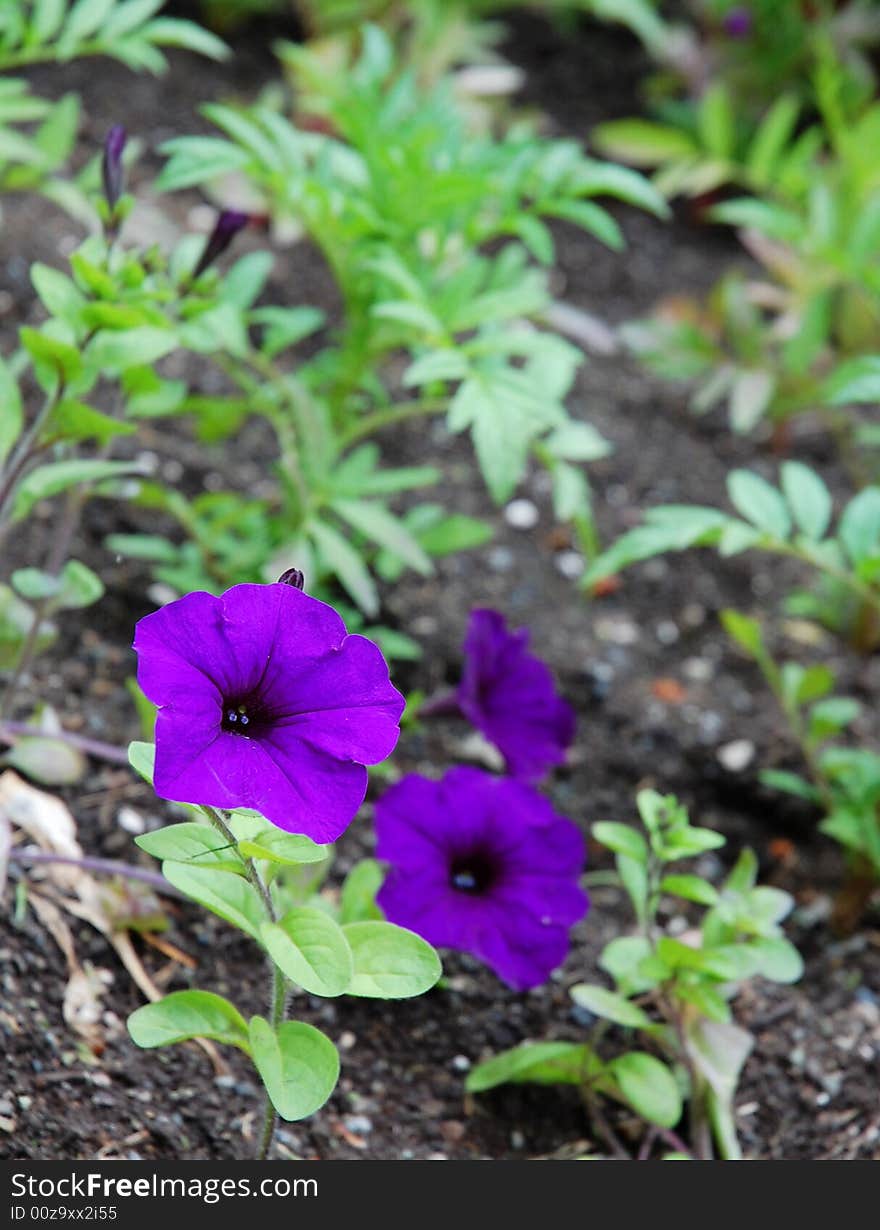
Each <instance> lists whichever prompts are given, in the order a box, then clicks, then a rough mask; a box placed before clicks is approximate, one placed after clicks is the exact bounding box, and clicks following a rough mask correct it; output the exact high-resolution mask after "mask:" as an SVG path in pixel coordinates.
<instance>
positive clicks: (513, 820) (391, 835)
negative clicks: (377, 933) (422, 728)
mask: <svg viewBox="0 0 880 1230" xmlns="http://www.w3.org/2000/svg"><path fill="white" fill-rule="evenodd" d="M376 838H377V842H376V855H377V857H378V858H380V859H384V860H386V861H387V862H388V863H390V864H391V869H390V871H389V874H388V876H387V878H386V880H385V883H384V884H383V885H382V888H381V889H380V890H379V893H378V895H377V898H376V900H377V902H378V904H379V905H380V907H381V908H382V910H384V912H385V915H386V917H387V918H388V920H389V921H390V922H394V923H398V924H399V925H400V926H403V927H408V928H409V929H410V930H411V931H415V932H417V933H418V934H419V935H421V936H423V937H424V938H425V939H426V940H428V942H429V943H431V944H434V945H435V946H437V947H439V948H455V949H458V950H459V951H460V952H469V953H472V954H473V955H474V956H475V957H479V958H480V960H481V961H485V963H486V964H487V965H489V966H491V968H492V969H493V970H494V971H495V973H496V974H498V976H499V977H500V978H503V979H504V980H505V982H507V983H509V984H510V986H512V987H515V988H516V989H517V990H520V991H523V990H526V989H527V988H528V987H534V986H537V985H538V984H539V983H541V982H543V981H544V980H545V979H546V978H547V976H548V975H549V973H550V971H551V970H553V969H555V968H556V966H557V965H560V964H561V963H562V961H564V960H565V956H566V953H567V952H568V930H569V928H570V927H571V926H572V925H573V924H574V923H576V922H577V921H578V919H580V918H583V916H584V914H585V913H586V911H587V905H588V901H587V896H586V893H584V892H583V890H582V889H581V888H580V887H579V886H578V876H579V875H580V872H581V870H582V868H583V863H584V839H583V837H582V836H581V834H580V832H579V830H578V828H577V827H576V825H574V824H573V823H572V822H571V820H566V819H565V818H564V817H563V816H559V815H557V814H556V812H555V811H554V810H553V808H552V807H551V806H550V804H549V802H548V801H547V800H546V799H545V798H543V797H542V796H541V795H540V794H537V793H536V792H535V791H534V790H533V789H532V788H531V786H526V785H525V784H524V783H522V782H517V781H513V780H512V779H511V778H505V777H493V776H491V775H490V774H488V773H484V772H482V771H481V770H480V769H472V768H466V767H459V768H456V769H451V770H450V771H449V772H448V773H447V774H446V776H445V777H444V778H443V779H442V780H441V781H439V782H433V781H429V780H428V779H427V778H424V777H418V776H416V775H414V774H411V775H410V776H408V777H405V778H403V780H402V781H400V782H399V783H398V784H397V785H396V786H392V788H391V789H390V790H388V791H386V793H385V794H384V795H383V796H382V798H381V799H380V800H379V802H378V803H377V804H376Z"/></svg>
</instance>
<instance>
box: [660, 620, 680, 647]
mask: <svg viewBox="0 0 880 1230" xmlns="http://www.w3.org/2000/svg"><path fill="white" fill-rule="evenodd" d="M654 635H655V636H656V638H657V640H658V641H659V642H660V644H661V645H674V644H675V642H676V641H677V640H678V638H679V636H680V635H681V634H680V632H679V630H678V627H677V625H676V624H674V623H673V622H672V620H671V619H661V620H660V623H659V624H657V626H656V627H655V629H654Z"/></svg>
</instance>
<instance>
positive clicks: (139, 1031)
mask: <svg viewBox="0 0 880 1230" xmlns="http://www.w3.org/2000/svg"><path fill="white" fill-rule="evenodd" d="M128 1032H129V1034H131V1038H132V1041H133V1042H134V1043H135V1045H136V1046H142V1047H145V1048H149V1047H153V1046H169V1045H170V1044H171V1043H173V1042H185V1041H186V1040H187V1039H188V1038H213V1040H214V1041H215V1042H226V1043H228V1044H229V1045H230V1046H237V1047H239V1049H240V1050H243V1051H246V1052H247V1053H248V1054H250V1043H249V1041H248V1027H247V1024H246V1022H245V1020H244V1017H243V1016H242V1015H241V1014H240V1013H239V1012H238V1011H237V1009H236V1008H234V1007H233V1005H232V1004H230V1002H229V1001H228V1000H226V999H224V998H223V996H222V995H215V994H214V993H213V992H212V991H173V992H172V993H171V994H170V995H166V996H165V998H164V999H160V1000H159V1001H158V1002H157V1003H155V1004H144V1006H143V1007H142V1008H137V1009H136V1010H135V1011H134V1012H133V1013H132V1014H131V1016H130V1017H129V1018H128Z"/></svg>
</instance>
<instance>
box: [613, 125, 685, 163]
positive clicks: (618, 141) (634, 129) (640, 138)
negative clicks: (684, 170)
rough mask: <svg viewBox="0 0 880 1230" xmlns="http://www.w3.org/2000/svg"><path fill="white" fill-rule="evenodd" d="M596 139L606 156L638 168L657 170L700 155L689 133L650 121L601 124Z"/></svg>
mask: <svg viewBox="0 0 880 1230" xmlns="http://www.w3.org/2000/svg"><path fill="white" fill-rule="evenodd" d="M592 136H593V141H594V142H595V144H596V147H597V149H600V150H601V151H602V153H603V154H610V155H611V157H613V158H621V159H623V161H624V162H631V163H632V164H633V166H637V167H655V166H658V165H659V164H660V163H663V162H670V161H672V160H674V159H679V158H690V157H692V156H693V155H694V154H696V153H697V146H696V143H695V142H694V140H693V138H692V137H690V136H689V135H688V134H687V133H686V132H682V131H681V129H679V128H672V127H671V126H670V125H668V124H655V123H653V122H652V121H650V120H637V119H632V120H610V121H609V122H607V123H605V124H598V125H597V126H596V127H595V128H594V129H593V133H592Z"/></svg>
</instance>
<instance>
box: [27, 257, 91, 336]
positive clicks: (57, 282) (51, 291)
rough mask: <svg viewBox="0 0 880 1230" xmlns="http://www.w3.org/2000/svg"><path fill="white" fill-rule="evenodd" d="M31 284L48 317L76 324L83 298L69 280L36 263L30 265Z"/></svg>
mask: <svg viewBox="0 0 880 1230" xmlns="http://www.w3.org/2000/svg"><path fill="white" fill-rule="evenodd" d="M31 282H32V283H33V285H34V290H35V291H36V292H37V294H38V295H39V296H40V300H41V301H42V304H43V306H44V307H45V309H46V311H47V312H48V313H49V315H50V316H57V317H58V318H59V319H60V320H64V321H67V323H68V324H71V325H75V324H76V323H77V321H78V320H79V317H80V312H81V311H82V308H83V305H84V304H85V298H84V296H83V294H82V292H81V291H80V290H79V289H78V288H77V286H76V285H75V283H74V282H72V281H71V280H70V278H68V277H67V276H66V275H65V274H63V273H61V271H60V270H58V269H53V268H52V267H51V266H50V265H42V264H40V262H39V261H37V262H36V263H35V264H33V265H31Z"/></svg>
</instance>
